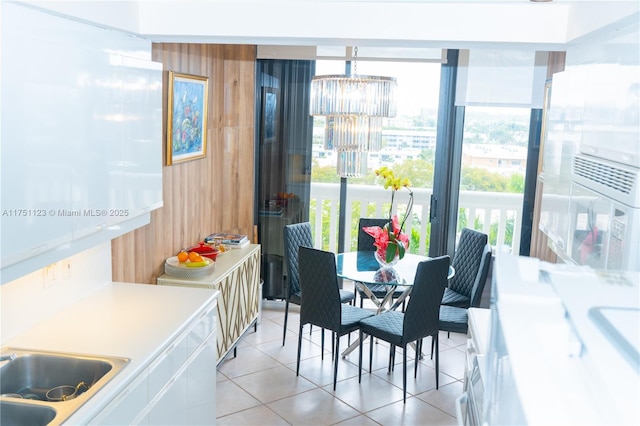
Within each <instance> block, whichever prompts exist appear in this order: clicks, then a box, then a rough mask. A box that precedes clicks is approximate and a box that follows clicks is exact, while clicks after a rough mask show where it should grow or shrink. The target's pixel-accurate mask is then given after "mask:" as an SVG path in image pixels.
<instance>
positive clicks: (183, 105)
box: [166, 71, 209, 166]
mask: <svg viewBox="0 0 640 426" xmlns="http://www.w3.org/2000/svg"><path fill="white" fill-rule="evenodd" d="M208 102H209V78H208V77H201V76H198V75H191V74H182V73H177V72H173V71H169V91H168V102H167V106H168V110H167V111H168V113H167V161H166V163H167V166H170V165H172V164H177V163H182V162H185V161H191V160H196V159H199V158H204V157H206V156H207V106H208Z"/></svg>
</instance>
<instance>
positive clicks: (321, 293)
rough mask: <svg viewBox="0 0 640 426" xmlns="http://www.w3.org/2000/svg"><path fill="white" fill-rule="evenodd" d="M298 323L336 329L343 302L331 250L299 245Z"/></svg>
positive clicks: (339, 321)
mask: <svg viewBox="0 0 640 426" xmlns="http://www.w3.org/2000/svg"><path fill="white" fill-rule="evenodd" d="M298 261H299V263H300V286H301V291H302V303H301V304H300V322H301V323H302V324H306V323H311V324H315V325H317V326H320V327H322V328H326V329H329V330H334V331H336V330H339V329H340V324H341V322H342V321H341V319H342V318H341V316H342V302H341V301H340V289H339V287H338V275H337V274H336V258H335V255H334V254H333V253H332V252H328V251H324V250H318V249H314V248H310V247H303V246H301V247H300V254H299V258H298Z"/></svg>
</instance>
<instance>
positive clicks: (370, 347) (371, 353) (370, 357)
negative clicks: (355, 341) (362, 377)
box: [360, 335, 373, 374]
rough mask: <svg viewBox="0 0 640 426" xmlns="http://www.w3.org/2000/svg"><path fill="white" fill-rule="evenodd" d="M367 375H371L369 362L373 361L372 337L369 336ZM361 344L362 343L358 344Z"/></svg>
mask: <svg viewBox="0 0 640 426" xmlns="http://www.w3.org/2000/svg"><path fill="white" fill-rule="evenodd" d="M369 340H370V342H369V374H371V361H372V360H373V336H371V335H370V336H369ZM360 344H362V342H361V343H360Z"/></svg>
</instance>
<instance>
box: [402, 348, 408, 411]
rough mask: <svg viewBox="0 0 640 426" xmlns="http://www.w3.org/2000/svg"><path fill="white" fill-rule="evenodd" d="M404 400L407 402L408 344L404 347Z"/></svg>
mask: <svg viewBox="0 0 640 426" xmlns="http://www.w3.org/2000/svg"><path fill="white" fill-rule="evenodd" d="M402 400H403V401H404V403H405V404H406V403H407V345H406V344H405V345H404V346H403V347H402Z"/></svg>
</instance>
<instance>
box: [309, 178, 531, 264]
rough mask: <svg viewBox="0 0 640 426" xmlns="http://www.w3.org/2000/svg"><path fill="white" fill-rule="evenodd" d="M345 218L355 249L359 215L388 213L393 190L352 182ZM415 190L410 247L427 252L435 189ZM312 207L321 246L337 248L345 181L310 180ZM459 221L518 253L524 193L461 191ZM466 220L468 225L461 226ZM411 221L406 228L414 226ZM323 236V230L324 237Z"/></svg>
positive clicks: (401, 203) (399, 199)
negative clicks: (315, 181)
mask: <svg viewBox="0 0 640 426" xmlns="http://www.w3.org/2000/svg"><path fill="white" fill-rule="evenodd" d="M347 188H348V189H347V200H346V202H347V209H346V213H345V214H346V223H347V226H346V228H347V230H349V231H350V232H349V233H347V235H345V236H344V238H345V247H346V249H345V250H347V251H349V250H355V249H356V243H357V232H358V229H357V228H358V219H359V218H360V217H387V215H388V214H389V204H390V202H391V192H390V190H388V189H387V190H385V189H384V188H382V187H381V186H379V185H353V184H349V185H348V187H347ZM412 191H413V193H414V204H413V210H412V216H413V224H412V225H413V226H412V234H413V238H412V241H413V244H412V245H411V246H410V251H411V252H413V253H418V254H423V255H424V254H427V253H428V244H429V235H430V223H429V208H430V199H431V193H432V190H431V189H421V188H412ZM408 199H409V197H408V192H407V191H402V190H401V191H398V192H397V195H396V200H395V201H394V206H393V208H394V212H397V213H399V217H402V215H403V214H404V212H405V210H406V203H407V201H408ZM310 202H311V209H310V212H309V213H310V214H309V220H310V222H311V226H312V229H313V233H314V241H315V245H316V247H318V248H322V249H324V250H329V251H333V252H337V249H338V215H339V211H340V185H339V184H332V183H311V195H310ZM458 209H459V212H460V213H459V214H460V215H464V217H463V220H462V221H461V220H460V218H459V220H458V227H459V228H461V227H464V226H466V227H469V228H472V229H476V230H478V231H481V232H484V233H486V234H487V235H489V239H490V243H491V245H492V246H494V247H500V248H501V250H507V251H509V252H511V253H513V254H518V253H519V248H520V228H521V218H522V194H513V193H502V192H478V191H461V192H460V201H459V205H458ZM461 223H462V225H463V226H461ZM409 226H410V225H409V221H408V222H407V225H405V231H408V229H409ZM318 236H321V238H319V237H318ZM416 239H417V240H418V244H415V241H416Z"/></svg>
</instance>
